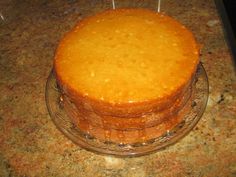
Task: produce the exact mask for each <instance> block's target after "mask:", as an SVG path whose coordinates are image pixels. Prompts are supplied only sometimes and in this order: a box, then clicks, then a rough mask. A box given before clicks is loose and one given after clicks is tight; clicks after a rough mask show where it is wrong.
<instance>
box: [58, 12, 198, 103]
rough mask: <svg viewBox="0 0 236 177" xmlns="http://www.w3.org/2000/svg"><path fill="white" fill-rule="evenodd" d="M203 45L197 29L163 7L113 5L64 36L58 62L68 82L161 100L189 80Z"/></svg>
mask: <svg viewBox="0 0 236 177" xmlns="http://www.w3.org/2000/svg"><path fill="white" fill-rule="evenodd" d="M198 62H199V50H198V46H197V44H196V41H195V39H194V37H193V35H192V33H191V32H190V31H189V30H187V29H186V28H185V27H184V26H183V25H182V24H180V23H179V22H177V21H176V20H174V19H173V18H171V17H168V16H166V15H164V14H162V13H156V12H153V11H150V10H145V9H117V10H108V11H105V12H102V13H99V14H97V15H95V16H92V17H88V18H86V19H84V20H82V21H81V22H79V23H78V25H77V26H76V27H75V28H74V29H73V30H72V31H70V32H69V33H67V34H66V35H65V37H64V38H63V39H62V41H61V43H60V45H59V47H58V49H57V52H56V56H55V61H54V67H55V71H56V74H57V76H58V77H59V78H60V81H61V82H62V84H64V85H65V86H66V87H69V88H70V89H72V90H73V91H75V92H76V93H78V94H80V95H81V96H87V97H90V98H93V99H96V100H104V101H105V102H109V103H133V102H143V101H148V100H155V99H158V98H162V97H165V96H167V95H170V94H171V93H173V92H174V91H175V90H176V89H178V88H180V87H181V86H183V85H185V84H186V83H187V82H188V81H189V80H190V78H191V76H192V74H193V73H194V72H195V70H196V67H197V64H198Z"/></svg>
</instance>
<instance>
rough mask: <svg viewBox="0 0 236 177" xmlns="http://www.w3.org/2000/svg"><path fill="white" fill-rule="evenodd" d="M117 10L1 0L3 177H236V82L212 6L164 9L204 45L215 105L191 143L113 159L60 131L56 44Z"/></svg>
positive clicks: (181, 1) (177, 3)
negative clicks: (53, 89) (55, 119)
mask: <svg viewBox="0 0 236 177" xmlns="http://www.w3.org/2000/svg"><path fill="white" fill-rule="evenodd" d="M100 2H103V3H102V5H101V4H100ZM119 2H120V3H119V4H117V6H119V5H121V4H122V5H126V4H127V1H125V0H124V1H119ZM145 2H147V1H145ZM153 2H155V1H149V3H150V4H152V3H153ZM136 3H143V1H141V0H136ZM153 4H154V3H153ZM110 6H111V4H110V3H109V1H107V0H103V1H98V0H94V1H82V0H81V1H76V0H68V1H63V0H58V1H47V0H41V1H40V0H38V1H37V0H32V1H30V0H25V1H17V0H10V1H4V0H0V11H1V13H2V15H3V16H4V18H5V21H0V176H3V177H7V176H13V177H18V176H26V177H31V176H40V177H44V176H45V177H48V176H50V177H51V176H52V177H53V176H55V177H65V176H76V177H85V176H88V177H91V176H100V177H105V176H112V177H118V176H119V177H120V176H125V177H126V176H128V177H129V176H130V177H155V176H181V177H182V176H193V177H197V176H199V177H200V176H212V177H216V176H220V177H223V176H224V177H225V176H228V177H233V176H236V92H235V90H236V77H235V73H234V68H233V64H232V59H231V56H230V52H229V49H228V47H227V45H226V43H225V38H224V35H223V30H222V25H221V22H220V19H219V17H218V15H217V11H216V8H215V5H214V2H213V0H205V1H203V0H191V1H189V0H165V1H163V3H162V10H163V11H165V12H166V13H167V14H169V15H171V16H174V17H175V18H176V19H178V20H179V21H181V22H182V23H183V24H185V25H186V26H187V27H188V28H189V29H191V30H192V31H193V33H194V34H195V36H196V38H197V40H198V41H199V43H200V44H202V46H203V48H202V62H203V65H204V67H205V69H206V71H207V74H208V77H209V84H210V98H209V102H208V106H207V109H206V111H205V114H204V115H203V117H202V119H201V120H200V122H199V123H198V125H197V126H196V127H195V129H194V130H193V131H192V132H191V133H190V134H189V135H188V136H186V137H185V138H184V139H182V140H181V141H179V142H178V143H177V144H175V145H173V146H170V147H168V148H166V149H165V150H162V151H160V152H156V153H153V154H150V155H147V156H143V157H137V158H114V157H109V156H103V155H97V154H94V153H91V152H88V151H86V150H83V149H81V148H80V147H78V146H76V145H74V144H73V143H72V142H71V141H70V140H68V139H67V138H65V137H64V136H63V135H62V134H61V133H60V132H59V131H58V130H57V129H56V127H55V126H54V124H53V123H52V121H51V119H50V117H49V114H48V112H47V109H46V105H45V98H44V93H45V83H46V79H47V76H48V74H49V72H50V70H51V68H52V61H53V55H54V51H55V48H56V45H57V43H58V41H59V39H60V37H61V36H62V35H63V34H64V33H65V32H66V31H68V30H69V29H70V28H71V27H72V26H73V25H74V24H75V23H76V21H78V20H80V19H81V18H83V17H84V16H86V15H89V14H92V13H96V12H97V11H100V10H101V9H103V8H108V7H110Z"/></svg>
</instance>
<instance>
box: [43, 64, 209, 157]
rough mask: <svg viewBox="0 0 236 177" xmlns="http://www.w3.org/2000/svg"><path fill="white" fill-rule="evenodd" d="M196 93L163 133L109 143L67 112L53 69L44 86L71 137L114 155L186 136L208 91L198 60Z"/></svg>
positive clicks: (54, 112)
mask: <svg viewBox="0 0 236 177" xmlns="http://www.w3.org/2000/svg"><path fill="white" fill-rule="evenodd" d="M195 80H196V83H195V85H194V88H195V93H194V95H193V98H192V99H191V100H189V101H191V102H192V109H191V110H190V112H189V113H187V114H185V115H184V118H183V120H182V121H181V122H180V123H179V124H178V125H177V126H175V127H174V128H173V129H171V130H169V131H168V132H166V133H165V134H163V135H162V136H160V137H158V138H155V139H153V140H150V141H148V142H145V143H142V144H139V145H138V146H136V145H135V146H134V145H132V144H126V145H124V144H110V143H108V144H107V143H104V142H101V141H99V140H97V139H95V138H92V137H90V136H88V135H86V134H84V133H82V132H81V131H80V130H79V128H78V127H76V126H75V125H74V124H73V122H72V121H71V119H70V117H69V116H68V115H67V114H66V111H65V110H64V109H63V106H62V105H61V102H60V96H61V92H60V90H59V89H58V87H57V81H56V78H55V75H54V72H53V70H52V71H51V73H50V75H49V77H48V79H47V83H46V90H45V98H46V105H47V108H48V112H49V114H50V116H51V118H52V120H53V122H54V124H55V125H56V127H57V128H58V129H59V130H60V131H61V132H62V133H63V134H64V135H65V136H66V137H67V138H69V139H70V140H71V141H73V142H74V143H75V144H77V145H79V146H80V147H82V148H84V149H87V150H89V151H93V152H97V153H102V154H108V155H115V156H141V155H145V154H149V153H151V152H154V151H157V150H160V149H163V148H165V147H167V146H169V145H171V144H174V143H176V142H177V141H179V140H180V139H181V138H183V137H184V136H186V135H187V134H188V133H189V132H190V131H191V130H192V129H193V128H194V127H195V125H196V124H197V122H198V121H199V120H200V118H201V117H202V115H203V113H204V111H205V108H206V105H207V101H208V95H209V85H208V79H207V74H206V72H205V69H204V67H203V65H202V64H201V63H200V64H199V66H198V70H197V72H196V75H195Z"/></svg>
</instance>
